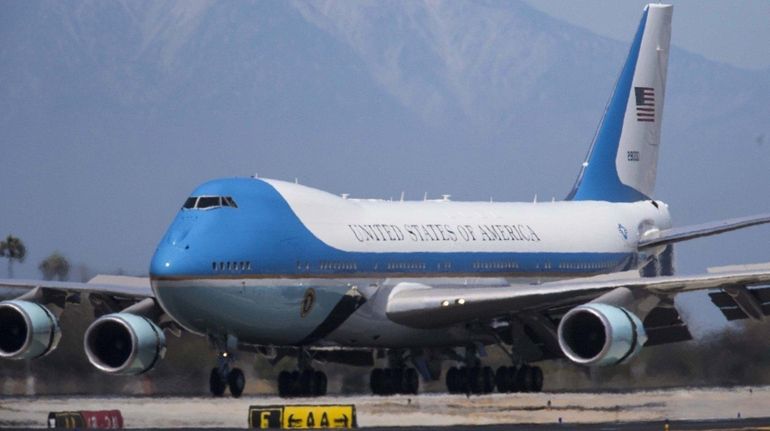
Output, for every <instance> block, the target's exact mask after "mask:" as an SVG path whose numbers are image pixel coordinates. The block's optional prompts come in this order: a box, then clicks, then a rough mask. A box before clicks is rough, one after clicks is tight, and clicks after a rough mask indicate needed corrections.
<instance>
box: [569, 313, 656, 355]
mask: <svg viewBox="0 0 770 431" xmlns="http://www.w3.org/2000/svg"><path fill="white" fill-rule="evenodd" d="M558 333H559V347H561V350H562V351H563V352H564V354H565V355H566V356H567V358H569V359H570V360H571V361H573V362H576V363H578V364H581V365H587V366H592V365H599V366H602V365H615V364H619V363H621V362H623V361H626V360H628V359H630V358H632V357H634V356H636V354H637V353H639V350H641V348H642V346H643V345H644V343H646V342H647V334H646V333H645V331H644V325H643V324H642V321H641V320H639V318H638V317H637V316H636V315H634V314H633V313H631V312H630V311H628V310H626V309H625V308H622V307H616V306H614V305H608V304H598V303H597V304H591V303H589V304H584V305H580V306H578V307H575V308H573V309H572V310H570V311H569V312H568V313H567V314H565V315H564V317H563V318H562V319H561V323H559V330H558Z"/></svg>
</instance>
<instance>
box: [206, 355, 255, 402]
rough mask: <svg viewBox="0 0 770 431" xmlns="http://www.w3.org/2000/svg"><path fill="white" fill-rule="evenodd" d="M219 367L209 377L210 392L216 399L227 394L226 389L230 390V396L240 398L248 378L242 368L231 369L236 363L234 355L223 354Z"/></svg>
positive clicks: (219, 359) (220, 356)
mask: <svg viewBox="0 0 770 431" xmlns="http://www.w3.org/2000/svg"><path fill="white" fill-rule="evenodd" d="M217 359H218V362H219V365H218V366H216V367H214V368H212V369H211V374H210V375H209V391H210V392H211V395H214V396H215V397H221V396H222V395H224V394H225V389H227V388H229V389H230V395H232V396H233V397H234V398H238V397H240V396H241V394H243V389H244V388H245V387H246V377H245V376H244V374H243V370H241V369H240V368H231V365H232V363H233V362H234V361H235V358H234V357H233V355H231V354H228V353H227V352H222V353H220V354H219V357H218V358H217Z"/></svg>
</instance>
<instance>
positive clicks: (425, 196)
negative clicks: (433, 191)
mask: <svg viewBox="0 0 770 431" xmlns="http://www.w3.org/2000/svg"><path fill="white" fill-rule="evenodd" d="M422 200H424V201H427V200H428V192H425V194H424V195H422Z"/></svg>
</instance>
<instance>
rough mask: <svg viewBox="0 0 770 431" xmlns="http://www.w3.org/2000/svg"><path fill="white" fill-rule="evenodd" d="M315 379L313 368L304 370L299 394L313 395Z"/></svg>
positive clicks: (301, 374) (301, 375) (300, 378)
mask: <svg viewBox="0 0 770 431" xmlns="http://www.w3.org/2000/svg"><path fill="white" fill-rule="evenodd" d="M314 383H315V381H314V379H313V370H303V371H302V373H300V376H299V394H298V395H300V396H304V397H307V396H311V395H313V393H314V392H315V387H314V386H315V385H314Z"/></svg>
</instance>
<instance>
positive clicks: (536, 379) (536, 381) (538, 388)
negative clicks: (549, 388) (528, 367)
mask: <svg viewBox="0 0 770 431" xmlns="http://www.w3.org/2000/svg"><path fill="white" fill-rule="evenodd" d="M542 391H543V370H542V368H540V367H532V392H542Z"/></svg>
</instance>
